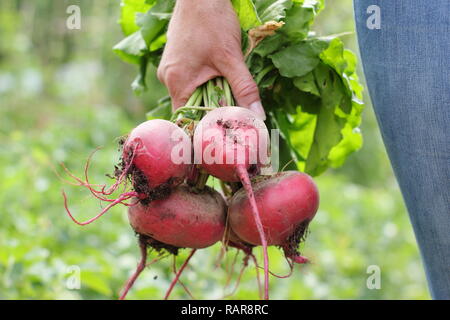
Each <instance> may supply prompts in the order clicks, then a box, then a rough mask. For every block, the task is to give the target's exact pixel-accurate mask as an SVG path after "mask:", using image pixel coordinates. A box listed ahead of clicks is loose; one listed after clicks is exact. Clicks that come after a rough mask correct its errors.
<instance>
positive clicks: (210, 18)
mask: <svg viewBox="0 0 450 320" xmlns="http://www.w3.org/2000/svg"><path fill="white" fill-rule="evenodd" d="M218 76H224V77H225V78H226V79H227V80H228V82H229V83H230V86H231V89H232V91H233V95H234V97H235V98H236V100H237V103H238V105H239V106H241V107H246V108H249V109H251V110H253V111H255V112H256V113H257V114H259V115H260V116H261V117H262V118H263V119H265V114H264V109H263V107H262V105H261V100H260V97H259V92H258V87H257V85H256V83H255V81H254V80H253V78H252V76H251V74H250V72H249V71H248V69H247V66H246V65H245V62H244V57H243V54H242V49H241V29H240V25H239V21H238V18H237V16H236V13H235V12H234V9H233V7H232V6H231V2H230V1H229V0H177V2H176V6H175V9H174V12H173V16H172V18H171V20H170V23H169V29H168V32H167V44H166V47H165V49H164V53H163V55H162V59H161V63H160V65H159V67H158V78H159V80H160V81H161V82H162V83H164V84H165V85H166V86H167V88H168V90H169V94H170V96H171V98H172V102H173V108H174V109H177V108H179V107H180V106H183V105H184V103H185V102H186V101H187V100H188V98H189V97H190V95H191V94H192V93H193V92H194V90H195V89H196V88H197V87H198V86H200V85H202V84H203V83H205V82H206V81H208V80H210V79H213V78H215V77H218Z"/></svg>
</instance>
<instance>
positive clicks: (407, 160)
mask: <svg viewBox="0 0 450 320" xmlns="http://www.w3.org/2000/svg"><path fill="white" fill-rule="evenodd" d="M371 5H377V6H379V8H380V9H381V11H380V12H381V24H380V29H373V30H371V29H369V28H368V27H367V24H366V23H367V19H368V18H369V17H370V16H371V14H370V13H367V8H368V7H369V6H371ZM354 10H355V18H356V27H357V32H358V42H359V48H360V52H361V58H362V62H363V68H364V73H365V77H366V81H367V85H368V88H369V93H370V96H371V99H372V103H373V106H374V109H375V113H376V116H377V120H378V123H379V126H380V129H381V133H382V136H383V140H384V144H385V146H386V149H387V152H388V154H389V158H390V160H391V164H392V167H393V169H394V172H395V175H396V177H397V180H398V183H399V185H400V189H401V191H402V194H403V198H404V200H405V202H406V206H407V208H408V212H409V216H410V219H411V222H412V225H413V228H414V232H415V235H416V239H417V242H418V244H419V248H420V251H421V255H422V259H423V262H424V265H425V270H426V274H427V279H428V284H429V289H430V292H431V296H432V297H433V298H434V299H450V0H433V1H429V0H354ZM392 298H395V297H392Z"/></svg>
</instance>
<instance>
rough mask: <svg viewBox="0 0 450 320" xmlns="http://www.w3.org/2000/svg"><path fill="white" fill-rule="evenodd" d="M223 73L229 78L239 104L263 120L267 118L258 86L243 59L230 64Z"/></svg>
mask: <svg viewBox="0 0 450 320" xmlns="http://www.w3.org/2000/svg"><path fill="white" fill-rule="evenodd" d="M223 69H224V70H221V73H222V75H223V76H224V77H225V78H226V79H227V80H228V83H229V84H230V86H231V90H232V91H233V95H234V97H235V98H236V101H237V104H238V105H239V106H241V107H245V108H248V109H250V110H252V111H253V112H255V113H256V114H257V115H258V116H259V117H260V118H261V119H262V120H265V119H266V114H265V112H264V108H263V106H262V104H261V98H260V97H259V92H258V86H257V85H256V82H255V81H254V80H253V77H252V75H251V73H250V71H248V69H247V66H246V65H245V63H244V62H243V61H239V62H234V63H230V64H228V65H227V66H226V67H225V68H223Z"/></svg>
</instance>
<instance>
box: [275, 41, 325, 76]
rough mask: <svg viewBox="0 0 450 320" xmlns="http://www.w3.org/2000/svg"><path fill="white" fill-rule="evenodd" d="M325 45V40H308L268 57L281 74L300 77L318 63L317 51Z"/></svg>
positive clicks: (320, 50) (321, 49)
mask: <svg viewBox="0 0 450 320" xmlns="http://www.w3.org/2000/svg"><path fill="white" fill-rule="evenodd" d="M327 46H328V44H327V43H326V42H325V41H321V40H308V41H303V42H301V43H299V44H295V45H292V46H290V47H287V48H285V49H282V50H280V51H278V52H277V53H274V54H272V55H270V56H269V57H270V58H271V59H272V62H273V64H274V65H275V66H276V67H277V68H278V69H279V71H280V74H281V75H283V76H285V77H289V78H293V77H301V76H304V75H305V74H307V73H308V72H310V71H312V70H313V69H314V68H315V67H316V66H317V65H318V64H319V62H320V58H319V53H320V52H322V51H323V50H324V49H326V47H327Z"/></svg>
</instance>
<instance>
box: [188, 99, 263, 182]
mask: <svg viewBox="0 0 450 320" xmlns="http://www.w3.org/2000/svg"><path fill="white" fill-rule="evenodd" d="M268 137H269V134H268V131H267V128H266V126H265V124H264V122H263V121H262V120H260V119H259V118H258V117H257V116H256V114H255V113H254V112H253V111H250V110H248V109H245V108H241V107H221V108H217V109H214V110H212V111H210V112H208V113H207V114H206V116H205V117H204V118H203V119H202V120H201V121H200V122H199V124H198V125H197V128H196V129H195V133H194V154H195V162H196V163H201V167H202V168H203V169H204V170H205V171H206V172H207V173H209V174H210V175H213V176H214V177H217V178H219V179H220V180H222V181H227V182H237V181H240V178H239V175H238V174H237V171H236V169H237V167H238V166H239V167H242V168H244V169H245V171H247V172H249V174H250V175H254V174H257V173H258V172H259V169H260V168H261V166H263V165H268V160H269V157H268Z"/></svg>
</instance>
